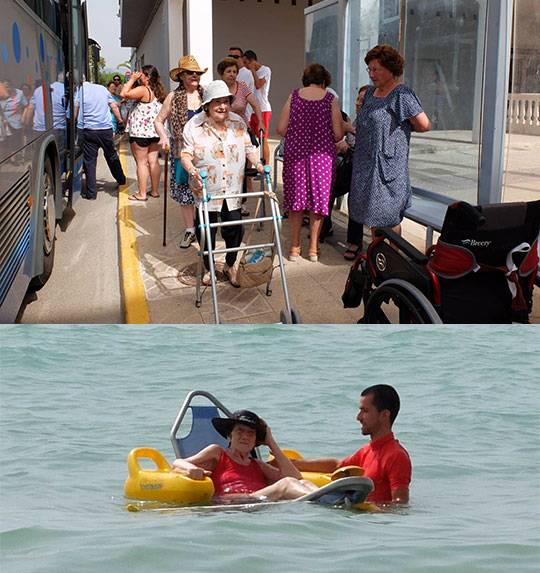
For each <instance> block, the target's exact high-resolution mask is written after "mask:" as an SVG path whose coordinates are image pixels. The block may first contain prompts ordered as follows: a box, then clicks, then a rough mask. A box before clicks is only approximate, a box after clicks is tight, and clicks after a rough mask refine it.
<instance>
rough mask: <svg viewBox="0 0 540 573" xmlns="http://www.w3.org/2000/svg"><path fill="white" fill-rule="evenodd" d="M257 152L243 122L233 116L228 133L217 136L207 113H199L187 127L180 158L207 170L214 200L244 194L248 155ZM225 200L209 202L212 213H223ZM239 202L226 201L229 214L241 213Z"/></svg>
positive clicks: (209, 188)
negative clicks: (245, 166)
mask: <svg viewBox="0 0 540 573" xmlns="http://www.w3.org/2000/svg"><path fill="white" fill-rule="evenodd" d="M254 150H255V148H254V147H253V145H252V144H251V139H250V138H249V135H248V132H247V127H246V124H245V123H244V121H243V120H242V118H241V117H240V116H239V115H237V114H236V113H233V112H230V113H229V118H228V119H226V120H225V129H224V130H223V131H222V132H218V131H217V130H216V129H215V128H214V127H212V126H211V125H210V120H209V118H208V116H207V115H206V113H204V112H203V113H198V114H197V115H195V116H194V117H192V118H191V119H190V120H189V121H188V122H187V123H186V126H185V127H184V145H183V147H182V152H181V156H182V157H183V156H184V155H187V156H188V157H190V158H191V160H192V162H193V165H194V166H195V167H196V168H197V169H206V170H207V171H208V176H207V178H206V190H207V191H208V193H209V194H210V195H212V196H213V197H215V196H217V195H224V194H225V193H227V194H232V193H241V192H242V184H243V182H244V164H245V162H246V153H251V152H252V151H254ZM222 204H223V199H222V200H218V201H210V202H209V203H208V210H209V211H221V207H222ZM240 205H241V201H240V198H238V199H236V198H231V199H227V207H228V209H229V211H232V210H234V209H240Z"/></svg>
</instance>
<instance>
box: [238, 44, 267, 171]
mask: <svg viewBox="0 0 540 573" xmlns="http://www.w3.org/2000/svg"><path fill="white" fill-rule="evenodd" d="M244 58H245V63H246V67H247V68H248V69H249V71H250V72H251V74H252V76H253V83H254V84H255V92H254V93H255V99H256V100H257V102H258V103H259V106H260V108H261V111H262V116H263V122H264V125H263V126H260V128H259V121H258V119H257V116H256V115H255V114H251V121H250V122H249V125H250V127H251V131H253V133H254V134H255V135H258V134H259V129H264V133H263V155H264V161H265V163H266V164H268V161H269V160H270V148H269V147H268V128H269V125H270V117H271V116H272V107H271V105H270V101H269V99H268V94H269V93H270V79H271V78H272V70H271V69H270V68H269V67H268V66H263V65H262V64H261V63H259V62H258V61H257V54H256V53H255V52H254V51H253V50H246V51H245V52H244Z"/></svg>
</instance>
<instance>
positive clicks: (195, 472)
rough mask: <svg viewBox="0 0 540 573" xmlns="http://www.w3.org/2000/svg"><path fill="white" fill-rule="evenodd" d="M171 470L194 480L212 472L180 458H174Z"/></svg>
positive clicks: (201, 478)
mask: <svg viewBox="0 0 540 573" xmlns="http://www.w3.org/2000/svg"><path fill="white" fill-rule="evenodd" d="M172 471H173V473H177V474H183V475H185V476H187V477H188V478H191V479H195V480H203V479H204V478H205V477H206V476H210V475H212V472H210V471H208V470H205V469H203V468H199V467H197V466H196V465H194V464H192V463H190V462H187V461H186V460H182V459H177V460H174V462H173V465H172Z"/></svg>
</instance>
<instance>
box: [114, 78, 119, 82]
mask: <svg viewBox="0 0 540 573" xmlns="http://www.w3.org/2000/svg"><path fill="white" fill-rule="evenodd" d="M113 81H114V82H119V81H121V80H120V78H113Z"/></svg>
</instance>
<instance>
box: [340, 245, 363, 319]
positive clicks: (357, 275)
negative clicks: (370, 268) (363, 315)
mask: <svg viewBox="0 0 540 573" xmlns="http://www.w3.org/2000/svg"><path fill="white" fill-rule="evenodd" d="M365 288H366V272H365V261H364V257H363V256H362V255H361V254H360V255H358V256H357V257H356V259H355V260H354V263H353V264H352V266H351V270H350V271H349V276H348V277H347V282H346V283H345V290H344V291H343V294H342V295H341V300H342V301H343V308H358V307H359V306H360V303H361V302H362V296H363V294H364V289H365Z"/></svg>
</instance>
